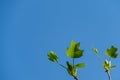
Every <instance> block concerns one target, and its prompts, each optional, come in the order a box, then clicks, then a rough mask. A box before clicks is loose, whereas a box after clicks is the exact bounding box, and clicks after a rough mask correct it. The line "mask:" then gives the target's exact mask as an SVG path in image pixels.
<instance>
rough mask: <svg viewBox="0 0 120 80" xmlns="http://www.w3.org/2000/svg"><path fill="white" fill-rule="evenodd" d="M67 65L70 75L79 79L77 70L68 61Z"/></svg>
mask: <svg viewBox="0 0 120 80" xmlns="http://www.w3.org/2000/svg"><path fill="white" fill-rule="evenodd" d="M66 63H67V67H68V68H67V71H68V73H69V75H71V76H73V77H77V69H76V68H73V65H72V64H71V63H69V62H68V61H67V62H66Z"/></svg>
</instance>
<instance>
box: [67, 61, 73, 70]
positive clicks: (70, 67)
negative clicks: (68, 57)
mask: <svg viewBox="0 0 120 80" xmlns="http://www.w3.org/2000/svg"><path fill="white" fill-rule="evenodd" d="M66 64H67V66H68V70H70V71H72V69H73V66H72V64H71V63H69V62H68V61H67V62H66Z"/></svg>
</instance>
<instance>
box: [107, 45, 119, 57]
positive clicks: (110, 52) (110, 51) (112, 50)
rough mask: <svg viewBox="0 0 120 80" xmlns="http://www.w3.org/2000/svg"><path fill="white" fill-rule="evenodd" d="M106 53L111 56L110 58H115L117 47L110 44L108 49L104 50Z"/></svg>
mask: <svg viewBox="0 0 120 80" xmlns="http://www.w3.org/2000/svg"><path fill="white" fill-rule="evenodd" d="M106 55H107V56H109V57H111V58H117V56H118V53H117V48H116V47H114V46H111V48H110V49H107V50H106Z"/></svg>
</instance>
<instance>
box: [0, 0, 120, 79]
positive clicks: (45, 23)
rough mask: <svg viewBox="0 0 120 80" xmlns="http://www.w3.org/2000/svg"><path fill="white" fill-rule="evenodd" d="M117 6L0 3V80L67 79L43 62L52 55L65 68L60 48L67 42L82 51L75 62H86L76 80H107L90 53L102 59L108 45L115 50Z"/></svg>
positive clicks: (65, 0) (110, 2) (89, 0)
mask: <svg viewBox="0 0 120 80" xmlns="http://www.w3.org/2000/svg"><path fill="white" fill-rule="evenodd" d="M119 4H120V1H119V0H1V1H0V11H1V13H0V17H1V19H0V21H1V23H0V26H1V27H0V30H1V31H0V33H1V45H2V47H1V51H0V53H1V66H0V69H1V71H0V73H1V74H0V80H42V79H44V80H59V79H60V80H68V79H69V80H73V78H72V77H71V76H69V75H68V74H67V72H66V71H65V70H64V69H62V68H61V67H59V66H58V65H57V64H55V63H52V62H50V61H48V59H47V54H48V53H49V51H51V50H53V51H55V52H56V53H57V54H58V56H59V61H60V63H62V64H64V65H66V64H65V62H66V61H67V60H68V61H71V59H70V58H68V57H67V56H66V48H67V47H68V46H69V45H70V42H71V41H72V40H75V41H76V42H80V43H81V49H84V50H85V52H84V56H83V57H82V58H80V59H77V60H76V63H77V62H85V63H86V68H84V69H79V70H78V74H79V79H80V80H90V79H91V80H96V79H99V80H107V79H108V78H107V74H106V73H105V71H104V69H103V67H102V65H101V63H100V62H99V60H98V59H97V58H96V56H95V55H94V54H93V52H92V48H93V47H96V48H98V49H99V52H100V53H99V54H100V55H101V56H102V57H103V58H104V59H106V58H107V57H106V56H104V53H105V50H106V49H107V48H109V47H110V46H111V45H114V46H116V47H118V48H120V5H119ZM118 52H120V51H119V50H118ZM112 61H113V64H115V65H117V67H116V69H115V70H113V71H111V75H112V79H113V80H118V79H119V78H120V77H119V74H120V62H119V61H120V57H119V56H118V58H117V59H115V60H112Z"/></svg>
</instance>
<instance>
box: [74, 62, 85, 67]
mask: <svg viewBox="0 0 120 80" xmlns="http://www.w3.org/2000/svg"><path fill="white" fill-rule="evenodd" d="M75 67H76V68H84V67H85V63H79V64H76V65H75Z"/></svg>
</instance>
